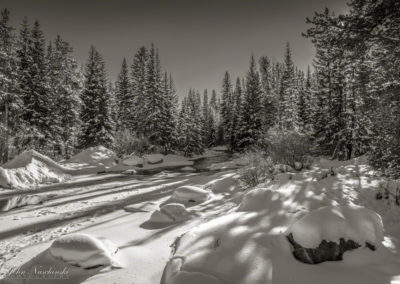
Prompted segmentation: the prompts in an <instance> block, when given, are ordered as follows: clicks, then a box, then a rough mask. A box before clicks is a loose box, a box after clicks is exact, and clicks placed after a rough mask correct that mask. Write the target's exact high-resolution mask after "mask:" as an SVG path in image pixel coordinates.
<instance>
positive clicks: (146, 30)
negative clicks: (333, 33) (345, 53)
mask: <svg viewBox="0 0 400 284" xmlns="http://www.w3.org/2000/svg"><path fill="white" fill-rule="evenodd" d="M347 1H348V0H302V1H300V0H141V1H137V0H0V8H1V9H4V8H8V9H9V10H10V11H11V23H12V24H13V26H14V27H17V28H18V29H19V27H20V25H21V22H22V19H23V17H24V16H27V17H28V21H29V22H30V23H32V22H33V21H34V20H36V19H38V20H39V23H40V24H41V26H42V29H43V31H44V33H45V36H46V39H47V40H54V38H55V37H56V35H61V37H62V38H63V39H65V40H67V41H68V42H69V43H70V44H71V45H72V46H73V48H74V56H75V58H76V59H77V61H78V62H79V63H81V64H84V63H85V62H86V60H87V58H88V52H89V47H90V46H91V45H94V46H95V47H96V49H97V50H98V51H99V52H100V53H101V54H102V55H103V57H104V60H105V62H106V68H107V73H108V76H109V79H110V80H112V81H115V80H116V78H117V76H118V73H119V71H120V69H121V63H122V59H123V58H124V57H126V59H127V61H128V64H129V65H131V64H132V61H133V56H134V54H135V52H136V51H137V49H139V48H140V47H141V46H143V45H144V46H150V44H151V43H154V45H155V46H156V47H157V48H158V49H159V54H160V58H161V65H162V68H163V70H164V71H167V72H170V73H171V74H172V76H173V78H174V80H175V84H176V87H177V90H178V94H179V95H180V96H182V95H185V94H186V93H187V91H188V90H189V88H194V89H197V90H200V91H203V90H204V89H205V88H207V89H209V90H211V89H216V91H217V92H219V91H220V89H221V82H222V77H223V74H224V72H225V71H226V70H228V71H229V72H230V74H231V76H232V77H233V80H235V78H236V77H237V76H244V75H245V74H246V71H247V69H248V65H249V58H250V55H251V54H252V53H253V54H254V55H255V56H256V57H257V58H258V57H259V56H262V55H267V56H268V57H269V58H275V59H276V60H279V61H281V60H282V59H283V54H284V47H285V44H286V42H289V43H290V46H291V48H292V54H293V59H294V62H295V64H296V65H297V66H298V67H299V68H301V69H303V70H306V68H307V65H308V64H311V63H312V58H313V55H314V48H313V46H312V44H311V42H310V40H309V39H306V38H304V37H302V35H301V33H302V32H304V31H305V30H306V29H307V24H306V22H305V19H306V17H312V16H313V14H314V11H322V10H323V9H324V8H325V7H328V8H329V9H330V10H332V11H335V12H336V13H343V12H346V10H347V6H346V2H347Z"/></svg>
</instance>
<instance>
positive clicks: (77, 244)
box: [49, 234, 122, 269]
mask: <svg viewBox="0 0 400 284" xmlns="http://www.w3.org/2000/svg"><path fill="white" fill-rule="evenodd" d="M49 250H50V254H51V255H52V256H53V257H54V258H56V259H58V260H61V261H64V262H67V263H69V264H71V265H75V266H79V267H82V268H85V269H90V268H96V267H100V266H111V267H114V268H120V267H122V266H121V264H120V263H119V262H118V261H117V260H116V259H115V258H114V255H115V254H116V252H117V251H118V247H117V246H116V245H115V244H113V243H112V242H111V241H109V240H107V239H100V238H96V237H94V236H91V235H87V234H71V235H66V236H63V237H61V238H59V239H57V240H55V241H54V242H53V243H52V244H51V246H50V249H49Z"/></svg>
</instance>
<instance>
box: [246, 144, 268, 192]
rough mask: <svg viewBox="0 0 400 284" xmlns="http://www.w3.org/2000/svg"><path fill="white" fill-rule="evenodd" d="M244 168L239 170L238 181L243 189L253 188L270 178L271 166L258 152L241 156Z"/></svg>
mask: <svg viewBox="0 0 400 284" xmlns="http://www.w3.org/2000/svg"><path fill="white" fill-rule="evenodd" d="M243 160H244V161H245V164H246V166H245V167H243V168H242V169H240V170H239V176H240V177H239V180H240V181H241V182H242V183H243V184H244V187H254V186H256V185H257V184H259V183H262V182H265V181H266V180H267V179H270V178H272V173H273V164H272V161H271V159H270V158H267V157H265V155H264V154H263V153H262V152H260V151H252V152H247V153H245V154H244V156H243Z"/></svg>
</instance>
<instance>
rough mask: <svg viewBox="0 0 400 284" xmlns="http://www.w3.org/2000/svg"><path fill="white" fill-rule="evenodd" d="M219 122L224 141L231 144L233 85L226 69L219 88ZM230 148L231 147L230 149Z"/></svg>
mask: <svg viewBox="0 0 400 284" xmlns="http://www.w3.org/2000/svg"><path fill="white" fill-rule="evenodd" d="M221 98H222V102H221V124H222V126H223V131H224V142H225V143H228V145H229V146H230V147H231V146H232V141H233V139H234V130H233V127H232V126H233V125H232V122H233V86H232V82H231V78H230V75H229V73H228V71H226V72H225V75H224V79H223V81H222V90H221ZM230 150H232V149H230Z"/></svg>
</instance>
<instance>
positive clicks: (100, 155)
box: [65, 146, 118, 167]
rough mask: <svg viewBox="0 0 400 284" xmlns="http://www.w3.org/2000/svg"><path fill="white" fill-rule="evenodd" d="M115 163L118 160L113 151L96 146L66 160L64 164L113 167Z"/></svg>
mask: <svg viewBox="0 0 400 284" xmlns="http://www.w3.org/2000/svg"><path fill="white" fill-rule="evenodd" d="M116 161H118V158H117V156H116V154H115V153H114V152H113V151H111V150H110V149H107V148H106V147H104V146H96V147H90V148H87V149H85V150H83V151H82V152H80V153H79V154H76V155H75V156H73V157H72V158H70V159H69V160H66V161H65V163H75V164H82V165H89V166H102V167H110V166H113V165H115V163H116Z"/></svg>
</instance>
